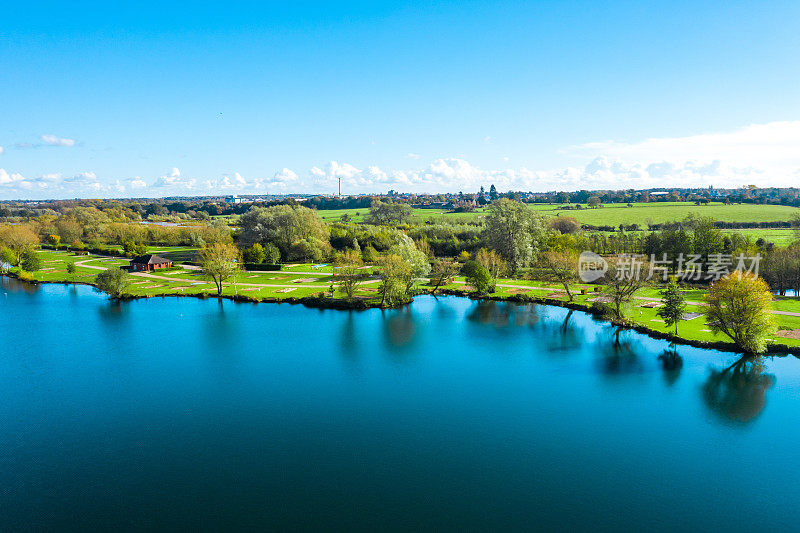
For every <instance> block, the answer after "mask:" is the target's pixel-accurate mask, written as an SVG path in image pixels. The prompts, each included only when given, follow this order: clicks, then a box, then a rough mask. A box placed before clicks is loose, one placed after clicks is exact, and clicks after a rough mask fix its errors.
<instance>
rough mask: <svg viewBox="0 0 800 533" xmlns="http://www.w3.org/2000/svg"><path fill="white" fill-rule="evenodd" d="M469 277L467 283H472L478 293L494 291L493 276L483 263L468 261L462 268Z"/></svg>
mask: <svg viewBox="0 0 800 533" xmlns="http://www.w3.org/2000/svg"><path fill="white" fill-rule="evenodd" d="M461 272H462V273H463V274H464V276H465V277H466V278H467V283H468V284H469V285H472V287H474V288H475V290H476V291H477V292H478V294H487V293H489V292H492V291H494V287H493V286H492V276H491V274H489V271H488V270H486V267H484V266H483V265H482V264H480V263H478V262H477V261H467V262H466V263H465V264H464V268H463V269H462V270H461Z"/></svg>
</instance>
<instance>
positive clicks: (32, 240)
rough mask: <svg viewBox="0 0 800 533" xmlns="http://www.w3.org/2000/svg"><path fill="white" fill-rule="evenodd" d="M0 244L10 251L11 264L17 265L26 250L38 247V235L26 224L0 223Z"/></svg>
mask: <svg viewBox="0 0 800 533" xmlns="http://www.w3.org/2000/svg"><path fill="white" fill-rule="evenodd" d="M0 245H2V246H4V247H5V248H7V249H8V250H10V251H11V254H9V255H8V259H11V260H10V261H6V262H7V263H9V264H10V265H11V266H19V263H20V261H22V256H23V254H24V252H25V251H26V250H35V249H36V248H38V247H39V236H38V235H37V234H36V232H35V231H33V229H31V228H30V227H29V226H27V225H23V224H17V225H0Z"/></svg>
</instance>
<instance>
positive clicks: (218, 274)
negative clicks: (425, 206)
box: [200, 242, 241, 294]
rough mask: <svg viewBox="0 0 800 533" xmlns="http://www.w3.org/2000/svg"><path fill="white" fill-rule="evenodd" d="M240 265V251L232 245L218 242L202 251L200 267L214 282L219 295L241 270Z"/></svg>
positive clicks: (208, 245) (206, 246)
mask: <svg viewBox="0 0 800 533" xmlns="http://www.w3.org/2000/svg"><path fill="white" fill-rule="evenodd" d="M240 264H241V257H240V254H239V250H238V249H237V248H236V247H235V246H234V245H232V244H223V243H221V242H217V243H213V244H207V245H205V246H203V248H202V249H201V250H200V267H201V268H202V269H203V273H205V274H206V275H207V276H209V277H211V279H212V280H214V285H216V287H217V294H222V286H223V283H224V282H225V281H226V280H227V279H229V278H230V277H231V276H233V275H234V274H235V273H236V271H238V270H239V268H240Z"/></svg>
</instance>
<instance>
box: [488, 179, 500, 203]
mask: <svg viewBox="0 0 800 533" xmlns="http://www.w3.org/2000/svg"><path fill="white" fill-rule="evenodd" d="M498 197H499V195H498V194H497V187H495V186H494V183H492V186H491V187H489V201H490V202H494V201H495V200H497V198H498Z"/></svg>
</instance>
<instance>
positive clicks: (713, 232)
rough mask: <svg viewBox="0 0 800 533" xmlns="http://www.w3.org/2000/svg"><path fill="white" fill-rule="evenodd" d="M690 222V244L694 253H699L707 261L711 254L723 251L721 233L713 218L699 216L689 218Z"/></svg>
mask: <svg viewBox="0 0 800 533" xmlns="http://www.w3.org/2000/svg"><path fill="white" fill-rule="evenodd" d="M688 223H689V224H692V225H693V226H694V227H693V228H692V246H693V248H694V253H696V254H700V255H701V256H702V257H703V260H704V261H708V257H709V256H710V255H711V254H715V253H720V252H722V251H723V248H724V246H723V244H724V241H723V235H722V232H721V231H720V230H718V229H717V228H716V225H715V224H714V219H713V218H711V217H701V218H699V219H697V220H692V219H689V222H688Z"/></svg>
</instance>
